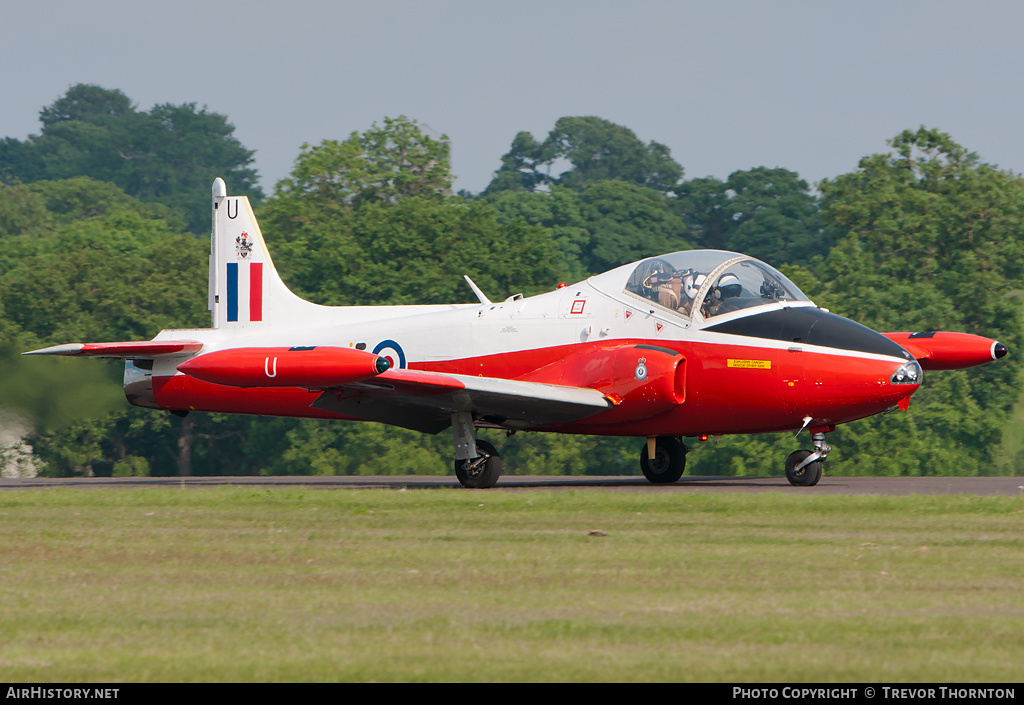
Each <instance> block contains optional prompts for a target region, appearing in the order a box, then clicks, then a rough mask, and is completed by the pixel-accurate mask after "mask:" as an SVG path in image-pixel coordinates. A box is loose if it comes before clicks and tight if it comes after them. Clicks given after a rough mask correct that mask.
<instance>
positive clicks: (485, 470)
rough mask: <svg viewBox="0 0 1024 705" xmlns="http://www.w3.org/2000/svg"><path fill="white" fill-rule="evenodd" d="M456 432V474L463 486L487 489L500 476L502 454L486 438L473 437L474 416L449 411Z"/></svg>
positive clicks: (474, 435) (474, 430)
mask: <svg viewBox="0 0 1024 705" xmlns="http://www.w3.org/2000/svg"><path fill="white" fill-rule="evenodd" d="M452 431H453V433H454V434H455V476H456V477H457V478H459V482H461V483H462V486H463V487H471V488H474V489H487V488H488V487H494V483H496V482H497V481H498V478H499V477H500V476H501V456H499V455H498V451H497V450H495V448H494V446H492V445H491V444H490V443H488V442H487V441H478V440H477V439H476V428H475V427H474V426H473V415H472V414H470V413H469V412H464V411H457V412H455V413H454V414H452Z"/></svg>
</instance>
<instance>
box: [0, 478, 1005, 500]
mask: <svg viewBox="0 0 1024 705" xmlns="http://www.w3.org/2000/svg"><path fill="white" fill-rule="evenodd" d="M224 485H238V486H245V487H253V486H254V487H308V488H310V489H339V490H340V489H365V488H371V487H376V488H389V489H401V488H407V489H437V488H454V487H459V482H458V480H456V479H455V477H454V476H448V477H446V476H442V475H398V476H329V477H324V476H288V477H184V478H181V477H113V478H112V477H87V478H85V477H84V478H3V479H0V490H18V489H46V488H51V487H75V488H90V487H103V488H116V487H125V488H128V487H133V488H138V487H185V488H200V487H211V486H224ZM530 490H549V491H560V490H599V491H610V492H616V491H617V492H661V493H665V492H668V493H690V492H745V493H757V492H787V493H801V494H829V495H832V494H847V495H855V494H878V495H910V494H968V495H1024V477H829V476H827V475H826V476H824V477H822V479H821V482H819V483H818V485H817V486H816V487H792V486H791V485H790V484H789V483H788V482H787V481H786V479H785V478H783V477H687V476H685V475H684V476H683V478H682V479H681V480H679V482H677V483H675V484H672V485H652V484H651V483H649V482H648V481H647V480H645V479H644V478H643V477H639V476H636V477H632V476H592V475H583V476H562V475H505V476H502V477H501V479H499V480H498V484H497V485H496V486H495V487H494V488H493V489H489V490H466V491H467V492H470V491H472V492H503V491H505V492H524V491H530Z"/></svg>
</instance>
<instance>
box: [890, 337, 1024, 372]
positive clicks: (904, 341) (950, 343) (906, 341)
mask: <svg viewBox="0 0 1024 705" xmlns="http://www.w3.org/2000/svg"><path fill="white" fill-rule="evenodd" d="M884 335H885V337H887V338H889V339H890V340H892V341H893V342H895V343H898V344H899V345H901V346H902V347H903V348H904V349H905V350H906V351H907V352H909V353H910V354H911V355H913V356H914V357H915V358H917V361H918V362H919V363H921V367H922V369H925V370H962V369H965V368H968V367H977V366H978V365H984V364H985V363H986V362H992V361H993V360H999V359H1002V358H1004V357H1006V354H1007V352H1009V351H1008V350H1007V348H1006V346H1005V345H1003V344H1002V343H1000V342H998V341H996V340H992V339H991V338H983V337H981V336H980V335H972V334H970V333H953V332H950V331H929V332H926V333H885V334H884Z"/></svg>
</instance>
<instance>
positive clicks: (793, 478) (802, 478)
mask: <svg viewBox="0 0 1024 705" xmlns="http://www.w3.org/2000/svg"><path fill="white" fill-rule="evenodd" d="M809 455H811V451H809V450H798V451H794V452H792V453H790V454H789V457H788V458H786V479H787V480H789V484H791V485H793V486H794V487H813V486H814V485H816V484H818V480H820V479H821V469H822V463H821V461H820V460H815V461H814V462H813V463H809V464H807V465H805V466H804V467H802V468H800V471H799V472H797V471H796V470H794V468H796V466H797V465H799V464H800V463H802V462H803V461H804V458H806V457H808V456H809Z"/></svg>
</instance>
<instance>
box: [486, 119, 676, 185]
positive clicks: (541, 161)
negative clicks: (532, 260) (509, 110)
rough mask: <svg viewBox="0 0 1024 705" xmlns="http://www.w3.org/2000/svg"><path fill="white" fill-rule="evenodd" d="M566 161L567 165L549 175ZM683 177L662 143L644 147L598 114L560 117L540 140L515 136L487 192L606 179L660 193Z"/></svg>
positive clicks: (622, 129)
mask: <svg viewBox="0 0 1024 705" xmlns="http://www.w3.org/2000/svg"><path fill="white" fill-rule="evenodd" d="M565 163H568V165H569V167H570V168H569V169H567V170H566V171H564V172H562V173H561V174H559V175H557V176H552V175H551V170H552V168H555V167H561V166H562V165H563V164H565ZM682 177H683V168H682V167H681V166H679V164H678V163H677V162H676V161H675V160H674V159H672V157H671V155H670V153H669V149H668V147H666V146H665V145H663V144H660V143H658V142H654V141H652V142H650V143H649V144H646V145H645V144H644V143H643V142H641V141H640V139H639V138H638V137H637V136H636V134H635V133H634V132H633V131H632V130H630V129H629V128H627V127H623V126H622V125H616V124H615V123H613V122H609V121H608V120H604V119H602V118H599V117H593V116H590V117H563V118H560V119H559V120H558V121H557V122H556V123H555V126H554V128H553V129H552V130H551V132H550V133H548V136H547V138H546V139H545V140H544V142H542V143H539V142H537V140H536V139H535V138H534V137H533V136H532V135H531V134H530V133H528V132H520V133H519V134H517V135H516V137H515V139H514V140H513V141H512V147H511V149H510V150H509V152H508V153H507V154H505V155H504V156H503V157H502V159H501V167H500V168H499V169H498V171H497V172H495V175H494V179H493V180H492V181H491V183H490V185H489V186H488V187H487V190H486V193H495V192H498V191H504V190H535V189H537V188H539V187H543V186H551V185H555V184H557V185H560V186H565V187H568V188H574V189H581V188H583V187H585V186H586V185H587V184H592V183H596V182H598V181H606V180H609V179H615V180H618V181H626V182H629V183H632V184H636V185H639V186H646V187H648V188H652V189H654V190H656V191H659V192H662V193H665V192H668V191H670V190H671V189H672V188H673V187H675V186H676V184H678V183H679V180H680V179H682Z"/></svg>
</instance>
